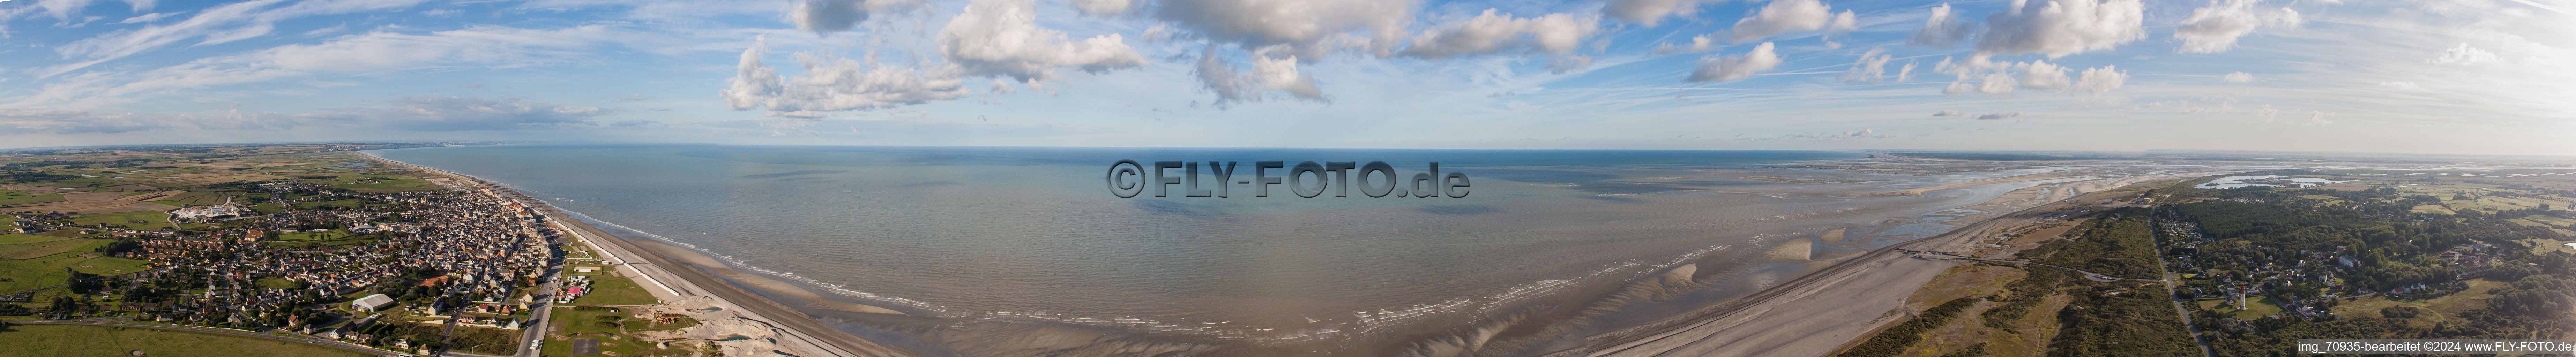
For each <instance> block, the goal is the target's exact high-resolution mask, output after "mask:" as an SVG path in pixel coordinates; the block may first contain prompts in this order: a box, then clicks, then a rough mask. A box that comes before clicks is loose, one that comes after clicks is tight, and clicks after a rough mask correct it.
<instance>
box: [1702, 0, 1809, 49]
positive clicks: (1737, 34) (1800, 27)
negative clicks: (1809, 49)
mask: <svg viewBox="0 0 2576 357" xmlns="http://www.w3.org/2000/svg"><path fill="white" fill-rule="evenodd" d="M1833 19H1834V14H1833V7H1831V6H1825V3H1824V2H1821V1H1817V0H1771V3H1770V4H1768V5H1763V6H1762V8H1761V9H1758V10H1754V12H1753V14H1751V15H1746V16H1744V19H1741V20H1736V21H1735V26H1734V27H1729V28H1727V39H1728V40H1731V41H1734V42H1736V43H1743V42H1747V41H1752V40H1759V39H1762V38H1765V37H1771V35H1778V34H1781V33H1785V32H1789V31H1814V30H1818V29H1823V28H1825V25H1828V24H1831V23H1832V21H1833Z"/></svg>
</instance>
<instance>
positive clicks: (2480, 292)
mask: <svg viewBox="0 0 2576 357" xmlns="http://www.w3.org/2000/svg"><path fill="white" fill-rule="evenodd" d="M2466 283H2468V284H2469V288H2468V289H2467V290H2460V292H2456V293H2451V294H2450V295H2443V296H2442V297H2437V298H2432V299H2430V300H2424V301H2416V302H2414V303H2418V304H2419V305H2417V306H2422V307H2424V308H2426V309H2431V310H2433V311H2435V312H2439V313H2441V314H2442V316H2443V320H2444V321H2449V322H2450V323H2455V324H2456V323H2466V322H2468V321H2469V320H2468V319H2466V318H2462V317H2460V316H2461V314H2465V313H2468V312H2469V310H2476V309H2482V308H2486V307H2487V298H2490V297H2495V295H2492V294H2487V291H2488V290H2495V289H2496V288H2502V287H2505V285H2507V284H2509V283H2506V282H2502V281H2495V280H2491V279H2486V278H2478V279H2469V280H2468V281H2466Z"/></svg>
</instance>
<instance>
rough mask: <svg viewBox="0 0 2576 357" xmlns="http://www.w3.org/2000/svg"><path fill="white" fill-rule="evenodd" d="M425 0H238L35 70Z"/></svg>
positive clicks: (83, 46)
mask: <svg viewBox="0 0 2576 357" xmlns="http://www.w3.org/2000/svg"><path fill="white" fill-rule="evenodd" d="M424 1H426V0H388V1H304V2H296V3H291V4H287V5H282V6H275V7H273V8H272V7H271V6H270V5H277V4H280V3H284V1H283V0H262V1H249V2H239V3H231V4H224V5H219V6H215V7H213V8H208V9H205V10H200V11H198V12H197V14H196V16H190V17H188V18H187V19H186V20H180V21H175V22H168V23H163V24H155V25H146V26H144V27H142V28H133V29H123V30H116V31H112V32H108V33H105V34H100V35H98V36H94V37H90V38H85V39H81V40H79V41H73V42H72V43H70V44H65V45H62V46H59V47H55V48H54V53H56V54H58V55H61V56H62V57H63V58H65V59H71V60H75V61H77V62H72V63H66V64H61V65H55V66H48V67H43V68H38V69H35V70H33V72H34V73H35V75H36V77H38V78H47V77H53V76H55V75H60V74H63V73H64V72H70V71H73V70H78V69H82V68H87V67H89V66H92V65H97V64H99V63H102V62H107V61H110V60H115V59H118V58H125V57H126V56H132V55H135V54H138V53H143V52H145V51H151V50H155V49H160V48H162V47H168V46H171V45H174V44H177V43H179V42H180V41H183V40H188V39H193V38H203V39H202V40H199V41H197V42H196V43H195V44H193V46H205V45H213V44H220V43H227V42H232V41H239V40H245V39H251V38H257V37H260V36H264V35H267V34H268V33H269V31H271V30H273V29H275V28H276V23H277V22H278V21H283V20H287V19H295V18H303V17H308V16H316V15H336V14H347V13H356V12H366V11H387V10H401V9H407V8H411V7H412V6H413V5H417V4H419V3H421V2H424Z"/></svg>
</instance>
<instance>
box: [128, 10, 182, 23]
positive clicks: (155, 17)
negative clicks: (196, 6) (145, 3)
mask: <svg viewBox="0 0 2576 357" xmlns="http://www.w3.org/2000/svg"><path fill="white" fill-rule="evenodd" d="M181 12H185V11H181ZM178 14H179V13H178V12H155V13H149V14H142V15H135V16H134V17H128V18H125V20H122V21H117V22H116V23H119V24H131V23H142V22H153V21H161V19H163V18H169V17H170V15H178Z"/></svg>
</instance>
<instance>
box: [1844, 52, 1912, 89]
mask: <svg viewBox="0 0 2576 357" xmlns="http://www.w3.org/2000/svg"><path fill="white" fill-rule="evenodd" d="M1890 58H1892V57H1890V56H1889V55H1887V50H1886V49H1880V48H1872V49H1869V52H1862V53H1861V54H1860V60H1857V61H1853V62H1852V65H1851V69H1848V70H1843V75H1842V76H1841V77H1839V78H1837V79H1841V80H1842V81H1844V82H1852V83H1878V81H1880V80H1885V79H1886V78H1887V60H1888V59H1890ZM1898 76H1899V77H1903V76H1904V75H1903V74H1899V75H1898Z"/></svg>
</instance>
